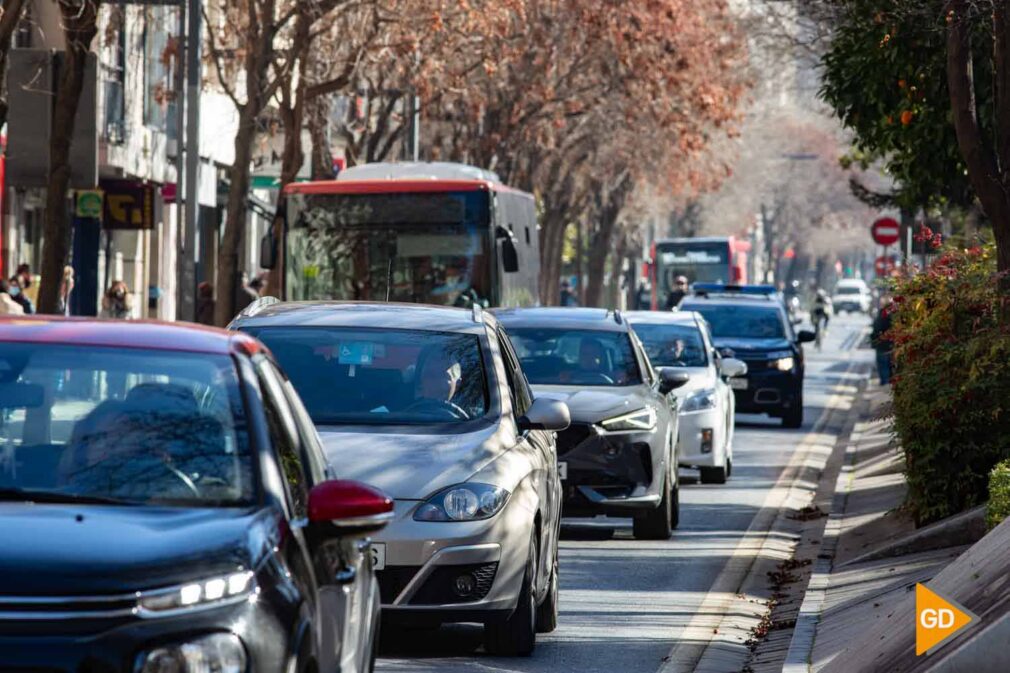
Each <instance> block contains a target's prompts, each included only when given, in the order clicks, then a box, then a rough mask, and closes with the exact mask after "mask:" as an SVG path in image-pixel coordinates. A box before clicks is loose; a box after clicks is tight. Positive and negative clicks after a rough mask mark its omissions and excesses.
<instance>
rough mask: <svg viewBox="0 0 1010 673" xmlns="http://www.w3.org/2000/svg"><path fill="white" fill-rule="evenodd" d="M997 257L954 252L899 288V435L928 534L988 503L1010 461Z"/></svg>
mask: <svg viewBox="0 0 1010 673" xmlns="http://www.w3.org/2000/svg"><path fill="white" fill-rule="evenodd" d="M995 256H996V253H995V249H994V247H993V246H992V245H985V246H980V247H975V248H972V249H970V250H948V251H946V252H945V253H944V254H943V255H942V256H941V257H940V258H939V259H938V260H937V261H936V262H934V264H933V265H932V266H931V267H930V269H929V271H928V272H926V273H920V274H917V275H914V276H911V277H907V278H903V279H899V280H898V281H896V283H895V288H894V290H895V297H894V300H895V304H894V309H893V310H894V326H893V328H892V330H891V336H892V337H893V339H894V342H895V363H896V371H897V376H896V377H895V381H894V388H893V390H894V417H895V421H894V430H895V434H896V435H897V439H898V441H899V442H900V444H901V446H902V449H903V450H904V454H905V474H906V477H907V479H908V486H909V493H908V503H907V504H908V506H909V509H910V510H911V513H912V515H913V516H914V517H915V520H916V522H917V523H918V524H920V525H921V524H925V523H929V522H931V521H936V520H938V519H942V518H944V517H947V516H950V515H952V514H956V513H958V512H960V511H962V510H965V509H968V508H970V507H973V506H976V505H979V504H981V503H983V502H985V501H986V499H987V498H988V480H989V472H990V470H992V468H993V466H994V465H996V463H998V462H999V461H1001V460H1004V459H1006V458H1008V457H1010V451H1008V447H1010V331H1008V329H1007V327H1005V326H1002V325H1001V324H1000V323H1001V321H1000V319H999V294H998V292H997V290H996V287H997V282H996V262H995Z"/></svg>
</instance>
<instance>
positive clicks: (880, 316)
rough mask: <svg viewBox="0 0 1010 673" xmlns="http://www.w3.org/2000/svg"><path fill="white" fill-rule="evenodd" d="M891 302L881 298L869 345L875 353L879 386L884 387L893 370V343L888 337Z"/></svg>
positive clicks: (889, 380) (889, 379) (888, 381)
mask: <svg viewBox="0 0 1010 673" xmlns="http://www.w3.org/2000/svg"><path fill="white" fill-rule="evenodd" d="M891 309H892V306H891V300H890V298H888V297H881V299H880V308H879V309H878V310H877V316H876V317H875V318H874V319H873V331H872V332H871V333H870V343H871V344H872V345H873V349H874V350H875V351H876V352H877V374H878V375H879V376H880V385H882V386H886V385H889V384H890V383H891V369H892V368H893V361H892V357H893V354H892V351H893V350H894V341H893V340H892V339H891V337H890V336H889V335H888V332H890V331H891V313H892V310H891Z"/></svg>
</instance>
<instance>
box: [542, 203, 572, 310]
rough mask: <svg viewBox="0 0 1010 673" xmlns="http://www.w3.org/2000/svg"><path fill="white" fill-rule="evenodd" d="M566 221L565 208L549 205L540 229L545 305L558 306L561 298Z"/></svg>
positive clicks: (543, 302)
mask: <svg viewBox="0 0 1010 673" xmlns="http://www.w3.org/2000/svg"><path fill="white" fill-rule="evenodd" d="M566 222H567V217H566V216H565V211H564V210H563V209H561V208H556V207H551V206H548V207H547V208H546V209H545V210H544V213H543V217H542V219H541V229H540V303H541V304H543V305H544V306H557V304H558V303H559V301H560V298H561V257H562V255H563V254H564V249H565V224H566Z"/></svg>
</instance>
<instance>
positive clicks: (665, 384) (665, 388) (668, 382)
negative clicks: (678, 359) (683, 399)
mask: <svg viewBox="0 0 1010 673" xmlns="http://www.w3.org/2000/svg"><path fill="white" fill-rule="evenodd" d="M690 380H691V375H690V374H688V373H687V372H685V371H683V370H680V369H676V368H674V367H660V368H659V392H661V393H662V394H664V395H669V394H670V393H672V392H673V391H674V390H676V389H677V388H680V387H682V386H684V385H685V384H686V383H687V382H688V381H690Z"/></svg>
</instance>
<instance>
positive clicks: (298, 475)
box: [259, 362, 309, 517]
mask: <svg viewBox="0 0 1010 673" xmlns="http://www.w3.org/2000/svg"><path fill="white" fill-rule="evenodd" d="M259 374H260V384H261V386H262V388H263V412H264V413H265V414H266V418H267V429H268V431H269V432H270V443H271V444H272V445H273V447H274V452H275V454H276V456H277V460H278V462H279V463H280V468H281V470H282V471H283V472H284V482H285V484H286V485H287V490H288V496H289V497H290V499H291V507H292V509H293V510H294V513H295V516H299V517H301V516H305V513H306V506H307V505H308V500H309V493H308V488H307V487H306V485H305V471H304V469H303V467H302V458H301V452H300V451H299V437H298V430H297V428H296V425H295V418H294V415H293V414H292V413H291V409H290V408H289V407H288V404H287V400H286V399H285V396H284V388H283V385H282V384H281V381H280V377H279V375H278V374H277V373H276V371H274V369H273V366H272V365H270V364H268V363H266V362H264V363H262V364H261V365H260V367H259Z"/></svg>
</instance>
